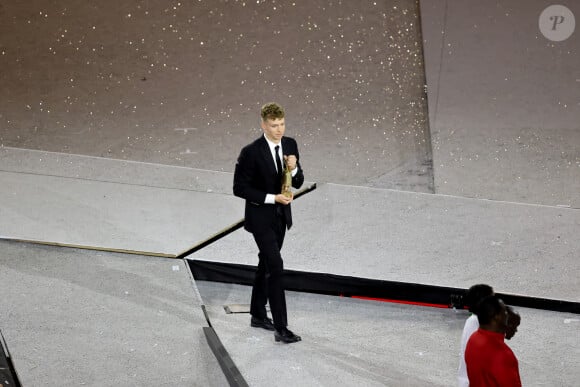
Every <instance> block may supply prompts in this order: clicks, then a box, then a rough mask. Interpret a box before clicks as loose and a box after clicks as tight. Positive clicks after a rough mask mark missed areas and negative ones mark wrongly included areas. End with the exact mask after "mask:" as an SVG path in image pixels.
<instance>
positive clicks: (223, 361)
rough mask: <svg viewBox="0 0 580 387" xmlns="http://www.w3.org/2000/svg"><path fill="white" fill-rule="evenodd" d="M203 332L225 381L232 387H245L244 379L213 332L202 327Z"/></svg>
mask: <svg viewBox="0 0 580 387" xmlns="http://www.w3.org/2000/svg"><path fill="white" fill-rule="evenodd" d="M203 332H204V333H205V338H206V339H207V342H208V344H209V347H210V348H211V350H212V352H213V354H214V355H215V357H216V359H217V361H218V363H219V365H220V367H221V369H222V371H223V373H224V375H225V377H226V379H227V380H228V382H229V383H230V386H232V387H238V386H239V387H246V386H248V383H246V381H245V380H244V377H243V376H242V374H241V373H240V370H238V367H236V364H235V363H234V362H233V360H232V358H231V357H230V355H229V354H228V351H226V349H225V348H224V346H223V344H222V342H221V340H220V339H219V337H218V335H217V334H216V333H215V330H214V329H213V328H211V327H203Z"/></svg>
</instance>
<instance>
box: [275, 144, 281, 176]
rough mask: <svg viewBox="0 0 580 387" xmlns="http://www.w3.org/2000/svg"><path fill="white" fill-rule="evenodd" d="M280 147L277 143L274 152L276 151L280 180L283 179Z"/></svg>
mask: <svg viewBox="0 0 580 387" xmlns="http://www.w3.org/2000/svg"><path fill="white" fill-rule="evenodd" d="M278 149H280V145H276V146H275V147H274V152H275V153H276V167H277V168H278V177H280V180H281V179H282V161H280V155H279V153H278Z"/></svg>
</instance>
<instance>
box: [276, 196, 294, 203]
mask: <svg viewBox="0 0 580 387" xmlns="http://www.w3.org/2000/svg"><path fill="white" fill-rule="evenodd" d="M274 199H275V200H276V203H280V204H283V205H288V204H290V203H292V199H294V194H292V196H290V197H287V196H284V195H282V194H278V195H276V197H275V198H274Z"/></svg>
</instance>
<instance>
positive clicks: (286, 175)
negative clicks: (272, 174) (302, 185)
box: [281, 163, 292, 198]
mask: <svg viewBox="0 0 580 387" xmlns="http://www.w3.org/2000/svg"><path fill="white" fill-rule="evenodd" d="M284 164H285V165H284V171H283V172H282V191H281V193H282V195H284V196H286V197H287V198H291V197H292V172H291V171H290V168H288V164H286V163H284Z"/></svg>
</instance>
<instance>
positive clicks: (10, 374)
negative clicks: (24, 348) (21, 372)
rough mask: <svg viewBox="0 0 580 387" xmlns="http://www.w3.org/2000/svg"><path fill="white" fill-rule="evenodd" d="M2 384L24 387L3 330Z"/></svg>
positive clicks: (0, 342) (0, 348)
mask: <svg viewBox="0 0 580 387" xmlns="http://www.w3.org/2000/svg"><path fill="white" fill-rule="evenodd" d="M0 386H15V387H22V384H20V380H19V379H18V375H17V374H16V368H14V364H13V363H12V359H11V358H10V352H9V351H8V346H7V345H6V341H5V340H4V336H3V335H2V331H0Z"/></svg>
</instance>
